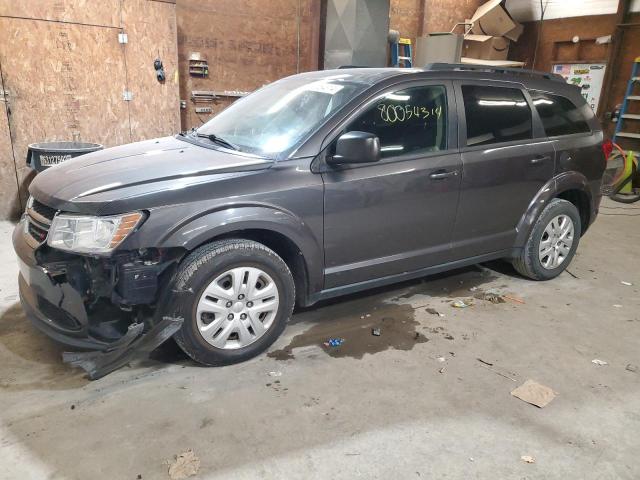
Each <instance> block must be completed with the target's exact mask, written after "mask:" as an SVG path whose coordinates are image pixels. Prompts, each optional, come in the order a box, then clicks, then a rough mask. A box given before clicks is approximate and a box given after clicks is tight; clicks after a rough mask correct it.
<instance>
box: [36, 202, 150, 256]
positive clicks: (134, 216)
mask: <svg viewBox="0 0 640 480" xmlns="http://www.w3.org/2000/svg"><path fill="white" fill-rule="evenodd" d="M142 218H143V215H142V213H140V212H131V213H125V214H124V215H111V216H108V217H106V216H105V217H91V216H85V215H73V214H64V213H63V214H58V215H56V216H55V217H54V219H53V222H52V223H51V228H50V229H49V235H48V238H47V244H49V246H50V247H53V248H58V249H60V250H68V251H70V252H78V253H108V252H110V251H111V250H113V249H114V248H115V247H117V246H118V245H119V244H120V243H121V242H122V241H123V240H124V239H125V238H127V235H129V234H130V233H131V232H132V231H133V229H134V228H136V226H137V225H138V224H139V223H140V221H141V220H142Z"/></svg>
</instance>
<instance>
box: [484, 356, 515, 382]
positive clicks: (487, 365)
mask: <svg viewBox="0 0 640 480" xmlns="http://www.w3.org/2000/svg"><path fill="white" fill-rule="evenodd" d="M476 360H478V361H479V362H480V366H481V367H482V368H486V369H487V370H490V371H492V372H493V373H495V374H496V375H500V376H501V377H504V378H506V379H508V380H511V381H512V382H517V380H516V379H515V378H513V377H510V376H509V375H507V374H506V373H502V372H500V371H498V370H496V369H495V368H493V363H491V362H487V361H485V360H482V359H481V358H476Z"/></svg>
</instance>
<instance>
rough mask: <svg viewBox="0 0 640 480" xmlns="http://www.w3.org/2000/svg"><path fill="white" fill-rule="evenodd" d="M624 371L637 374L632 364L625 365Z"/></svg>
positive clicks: (635, 366)
mask: <svg viewBox="0 0 640 480" xmlns="http://www.w3.org/2000/svg"><path fill="white" fill-rule="evenodd" d="M625 370H628V371H630V372H637V371H638V366H637V365H634V364H633V363H630V364H628V365H627V367H626V368H625Z"/></svg>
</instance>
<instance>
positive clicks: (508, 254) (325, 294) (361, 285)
mask: <svg viewBox="0 0 640 480" xmlns="http://www.w3.org/2000/svg"><path fill="white" fill-rule="evenodd" d="M516 250H517V249H507V250H500V251H497V252H491V253H486V254H484V255H478V256H475V257H469V258H464V259H462V260H456V261H454V262H449V263H443V264H441V265H434V266H431V267H426V268H421V269H420V270H413V271H411V272H403V273H398V274H395V275H389V276H386V277H380V278H374V279H372V280H366V281H364V282H358V283H352V284H350V285H342V286H340V287H334V288H330V289H327V290H322V291H320V292H317V293H314V294H311V295H309V298H308V301H307V305H306V306H310V305H313V304H314V303H317V302H320V301H322V300H327V299H329V298H335V297H339V296H342V295H348V294H350V293H356V292H361V291H363V290H369V289H371V288H376V287H382V286H385V285H391V284H394V283H399V282H404V281H406V280H413V279H415V278H420V277H426V276H428V275H434V274H436V273H441V272H446V271H447V270H455V269H456V268H461V267H468V266H469V265H475V264H476V263H482V262H488V261H491V260H498V259H500V258H513V257H514V256H515V255H516V254H517V251H516Z"/></svg>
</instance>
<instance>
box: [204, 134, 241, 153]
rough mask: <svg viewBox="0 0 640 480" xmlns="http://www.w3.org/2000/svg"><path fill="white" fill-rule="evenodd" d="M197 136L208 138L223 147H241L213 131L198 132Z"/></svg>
mask: <svg viewBox="0 0 640 480" xmlns="http://www.w3.org/2000/svg"><path fill="white" fill-rule="evenodd" d="M196 136H197V137H201V138H207V139H209V140H210V141H212V142H213V143H217V144H218V145H222V146H223V147H227V148H230V149H231V150H240V147H238V146H237V145H234V144H233V143H231V142H229V141H227V140H225V139H224V138H222V137H219V136H217V135H215V134H213V133H208V134H205V133H196Z"/></svg>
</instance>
